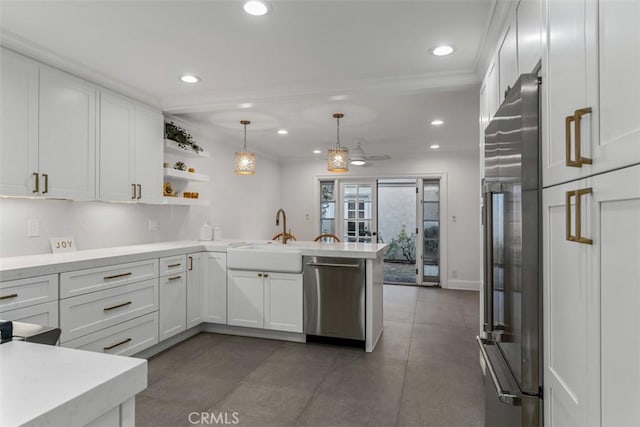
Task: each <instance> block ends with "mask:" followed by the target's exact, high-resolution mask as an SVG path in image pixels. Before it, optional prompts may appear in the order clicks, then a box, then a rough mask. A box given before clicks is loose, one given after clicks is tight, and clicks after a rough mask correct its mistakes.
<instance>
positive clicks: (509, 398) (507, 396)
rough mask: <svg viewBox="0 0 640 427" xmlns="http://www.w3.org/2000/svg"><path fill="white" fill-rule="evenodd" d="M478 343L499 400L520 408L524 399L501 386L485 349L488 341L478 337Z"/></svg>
mask: <svg viewBox="0 0 640 427" xmlns="http://www.w3.org/2000/svg"><path fill="white" fill-rule="evenodd" d="M476 341H477V342H478V345H479V346H480V353H481V354H482V359H483V360H484V364H485V365H486V367H487V370H488V371H489V375H490V376H491V381H493V385H494V386H495V388H496V390H497V392H498V399H499V400H500V401H501V402H502V403H504V404H507V405H511V406H520V404H521V402H522V399H521V397H520V396H518V395H515V394H513V393H511V392H509V391H506V390H504V389H503V388H502V384H500V380H499V379H498V375H496V371H495V369H494V367H493V365H492V364H491V360H489V355H488V354H487V350H485V348H484V344H485V342H489V343H490V341H487V340H483V339H482V338H480V337H476Z"/></svg>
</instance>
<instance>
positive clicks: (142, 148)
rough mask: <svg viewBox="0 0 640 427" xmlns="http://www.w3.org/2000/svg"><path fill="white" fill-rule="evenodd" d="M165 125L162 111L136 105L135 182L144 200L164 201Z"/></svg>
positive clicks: (141, 199) (141, 198) (151, 201)
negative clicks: (163, 145)
mask: <svg viewBox="0 0 640 427" xmlns="http://www.w3.org/2000/svg"><path fill="white" fill-rule="evenodd" d="M163 126H164V119H163V117H162V113H160V112H159V111H154V110H151V109H148V108H145V107H142V106H140V105H137V106H136V126H135V141H136V144H135V156H134V157H135V183H136V184H137V185H139V186H140V187H139V193H140V194H138V196H139V197H140V199H139V200H140V201H142V202H147V203H156V202H161V201H162V158H163V147H162V141H163V132H164V130H163Z"/></svg>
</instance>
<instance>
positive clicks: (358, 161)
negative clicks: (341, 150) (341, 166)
mask: <svg viewBox="0 0 640 427" xmlns="http://www.w3.org/2000/svg"><path fill="white" fill-rule="evenodd" d="M350 163H351V164H352V165H354V166H364V165H366V164H367V161H366V160H364V159H359V158H355V159H354V158H352V159H351V161H350Z"/></svg>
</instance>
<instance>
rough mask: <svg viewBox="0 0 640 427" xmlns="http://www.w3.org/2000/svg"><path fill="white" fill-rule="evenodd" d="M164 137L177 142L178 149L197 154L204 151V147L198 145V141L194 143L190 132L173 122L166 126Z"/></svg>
mask: <svg viewBox="0 0 640 427" xmlns="http://www.w3.org/2000/svg"><path fill="white" fill-rule="evenodd" d="M164 136H165V138H166V139H169V140H171V141H175V142H176V144H178V147H180V148H182V149H183V150H193V151H195V152H196V153H200V152H201V151H204V149H203V148H202V147H200V146H199V145H198V144H196V141H194V139H193V137H192V136H191V134H190V133H189V132H187V131H186V130H185V129H184V128H181V127H180V126H178V125H176V124H175V123H173V122H169V123H165V124H164Z"/></svg>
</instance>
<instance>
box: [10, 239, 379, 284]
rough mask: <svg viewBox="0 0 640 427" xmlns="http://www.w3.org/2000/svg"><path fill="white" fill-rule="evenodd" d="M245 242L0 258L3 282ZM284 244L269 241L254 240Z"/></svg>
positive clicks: (313, 249) (359, 247)
mask: <svg viewBox="0 0 640 427" xmlns="http://www.w3.org/2000/svg"><path fill="white" fill-rule="evenodd" d="M243 243H246V242H244V241H242V240H239V239H237V240H221V241H198V240H183V241H177V242H162V243H149V244H144V245H132V246H118V247H113V248H101V249H87V250H80V251H76V252H66V253H61V254H38V255H26V256H16V257H4V258H0V281H5V280H15V279H22V278H27V277H35V276H44V275H48V274H58V273H64V272H66V271H74V270H81V269H85V268H94V267H103V266H107V265H112V264H119V263H126V262H135V261H141V260H145V259H150V258H160V257H165V256H172V255H180V254H185V253H189V252H201V251H206V252H226V251H227V249H228V248H229V247H230V246H236V245H241V244H243ZM251 243H265V244H274V245H281V243H277V242H273V241H270V240H268V241H267V240H261V241H254V240H252V241H251ZM287 245H290V246H291V247H295V248H296V249H299V250H300V252H301V254H302V255H303V256H304V255H309V256H336V257H343V258H373V259H375V258H377V257H378V256H379V255H380V254H381V253H384V252H385V251H386V250H387V248H388V245H387V244H382V243H324V242H306V241H290V242H288V243H287Z"/></svg>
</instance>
